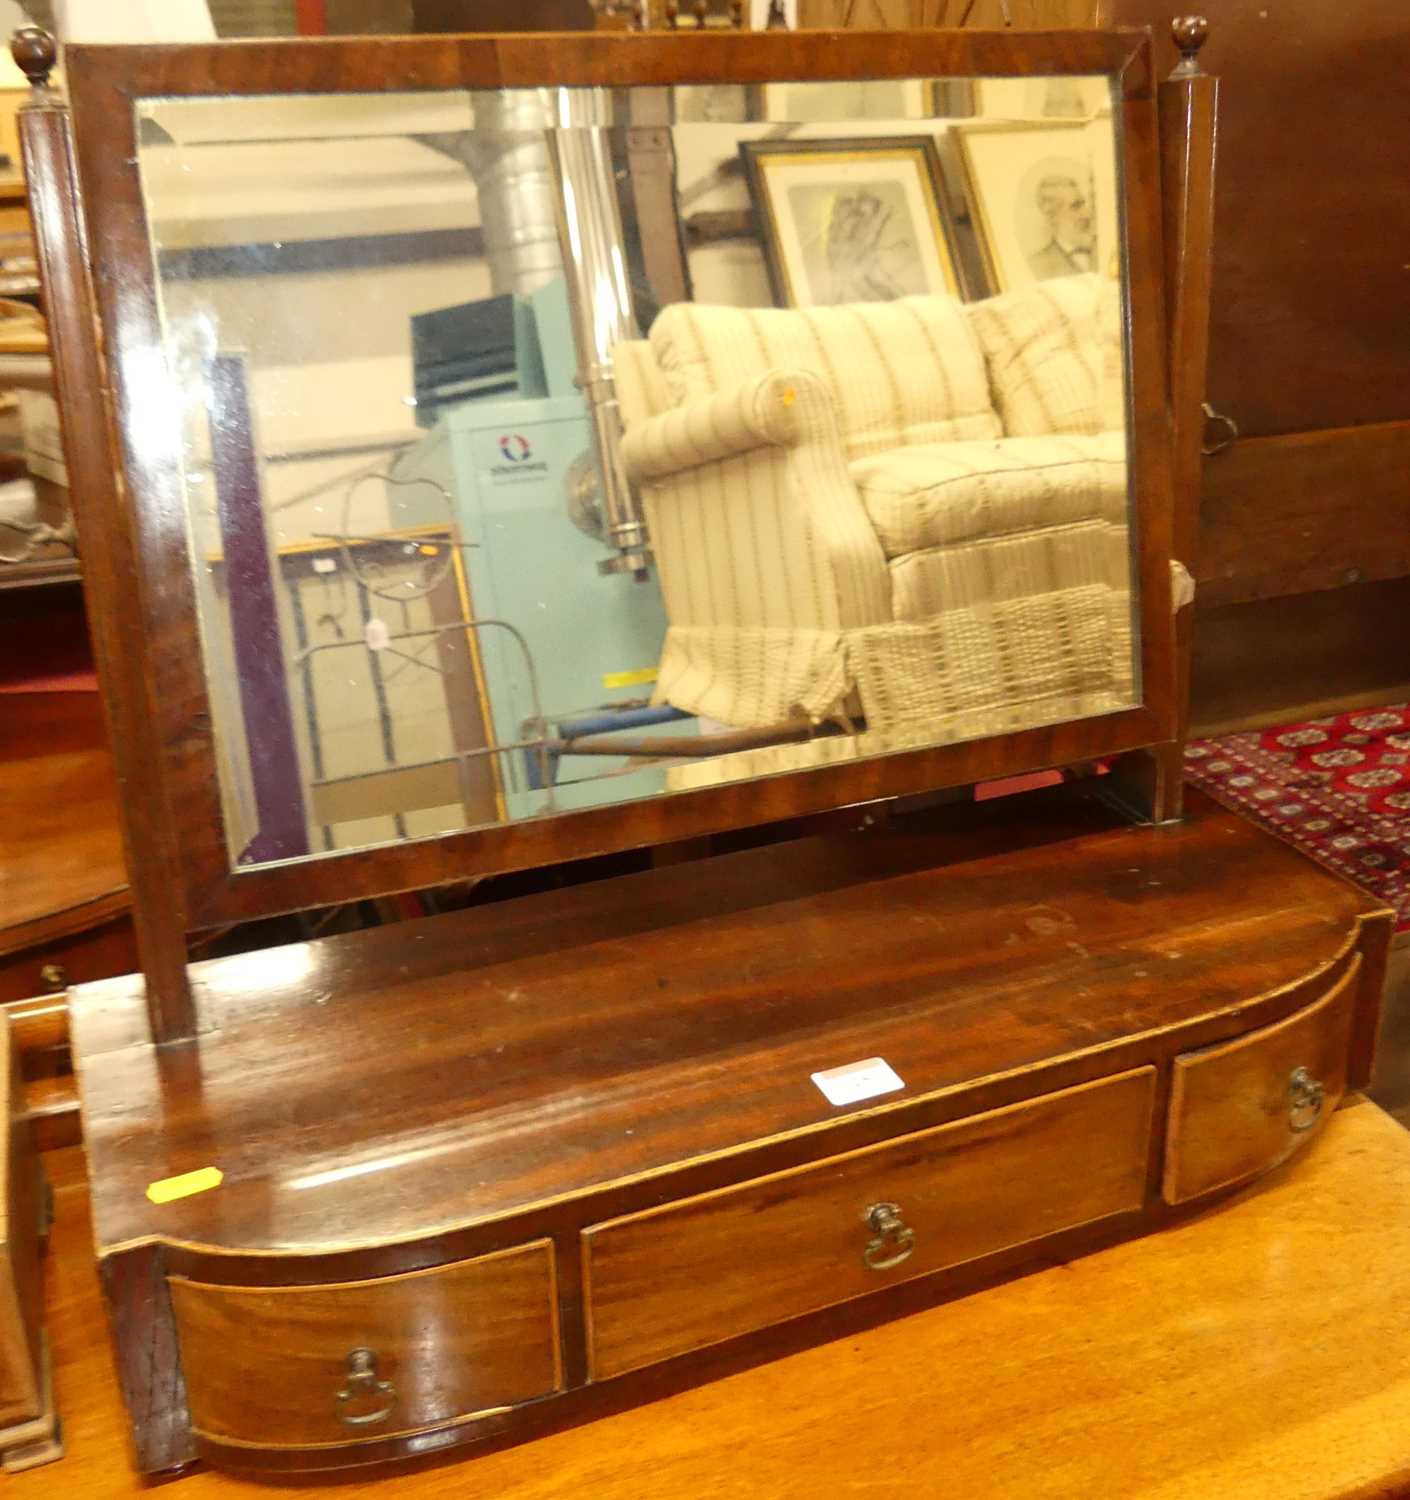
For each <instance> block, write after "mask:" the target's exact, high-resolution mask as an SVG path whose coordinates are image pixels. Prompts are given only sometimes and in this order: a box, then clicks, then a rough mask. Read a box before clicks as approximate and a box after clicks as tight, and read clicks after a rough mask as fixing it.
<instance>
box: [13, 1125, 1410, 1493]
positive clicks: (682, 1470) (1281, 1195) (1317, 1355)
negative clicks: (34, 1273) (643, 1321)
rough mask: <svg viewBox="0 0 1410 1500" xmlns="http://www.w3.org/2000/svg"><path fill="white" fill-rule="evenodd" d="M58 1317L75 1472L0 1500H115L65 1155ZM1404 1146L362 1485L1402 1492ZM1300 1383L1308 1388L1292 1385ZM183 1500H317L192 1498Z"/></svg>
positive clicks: (1408, 1189) (1409, 1375)
mask: <svg viewBox="0 0 1410 1500" xmlns="http://www.w3.org/2000/svg"><path fill="white" fill-rule="evenodd" d="M51 1163H52V1165H53V1167H54V1169H55V1170H54V1175H55V1177H56V1179H57V1180H59V1181H60V1182H62V1183H63V1184H64V1185H62V1186H61V1187H60V1188H59V1191H58V1195H57V1196H58V1205H59V1206H58V1221H57V1224H56V1230H55V1245H56V1254H55V1255H54V1256H53V1257H52V1259H51V1265H50V1268H49V1269H50V1273H51V1274H50V1285H49V1290H48V1315H49V1327H50V1333H51V1338H52V1341H53V1345H54V1352H55V1366H56V1369H55V1378H56V1382H57V1392H58V1400H59V1406H60V1409H61V1412H62V1415H63V1418H64V1428H65V1437H66V1440H67V1445H68V1451H69V1456H68V1458H67V1459H66V1460H65V1461H64V1462H63V1463H62V1464H61V1465H59V1466H57V1467H54V1468H50V1469H47V1470H38V1471H35V1472H33V1473H30V1474H23V1475H17V1476H14V1477H10V1478H7V1479H6V1480H5V1481H4V1485H5V1493H6V1496H7V1500H60V1497H66V1496H70V1495H82V1496H83V1497H84V1500H129V1497H137V1496H140V1495H146V1494H150V1493H151V1490H150V1488H149V1487H148V1486H146V1485H144V1484H142V1483H141V1482H139V1481H138V1480H137V1479H136V1478H135V1476H134V1475H133V1474H132V1473H131V1471H130V1470H129V1469H128V1467H127V1463H126V1457H125V1446H126V1436H125V1423H124V1419H123V1413H122V1410H121V1407H120V1404H119V1401H118V1397H117V1393H116V1390H115V1389H114V1386H113V1381H112V1361H111V1355H110V1353H109V1350H108V1347H107V1340H106V1338H105V1336H104V1330H103V1321H104V1320H103V1314H102V1308H101V1303H100V1299H99V1293H98V1287H97V1282H96V1278H95V1276H94V1273H93V1266H92V1259H91V1251H90V1241H89V1238H88V1226H87V1214H86V1209H87V1196H86V1191H85V1188H84V1186H83V1182H82V1178H81V1171H82V1163H81V1159H79V1158H78V1155H77V1153H76V1152H67V1153H62V1154H61V1155H60V1156H59V1157H57V1158H51ZM1407 1351H1410V1136H1407V1135H1406V1133H1405V1132H1404V1131H1403V1130H1402V1129H1401V1128H1400V1127H1399V1126H1397V1125H1396V1124H1395V1123H1394V1122H1393V1121H1392V1120H1390V1119H1389V1118H1388V1117H1387V1116H1385V1115H1383V1114H1382V1113H1381V1112H1380V1111H1379V1110H1377V1109H1376V1108H1375V1107H1374V1106H1372V1105H1369V1104H1365V1103H1355V1104H1352V1105H1350V1106H1348V1107H1345V1108H1343V1109H1342V1110H1340V1111H1339V1112H1338V1113H1337V1115H1336V1116H1335V1117H1334V1118H1333V1120H1332V1122H1331V1124H1330V1126H1329V1128H1328V1130H1327V1132H1326V1134H1325V1135H1324V1136H1323V1138H1322V1139H1321V1140H1320V1141H1318V1142H1317V1143H1316V1144H1315V1145H1314V1146H1313V1147H1312V1149H1311V1150H1310V1151H1309V1152H1307V1153H1306V1154H1305V1155H1301V1156H1299V1157H1298V1158H1297V1159H1296V1160H1295V1161H1294V1162H1292V1163H1290V1164H1289V1166H1288V1167H1286V1168H1284V1169H1283V1170H1282V1171H1281V1172H1279V1173H1278V1174H1277V1175H1276V1176H1275V1177H1273V1178H1270V1179H1267V1180H1265V1181H1264V1182H1263V1183H1262V1184H1260V1185H1259V1186H1258V1187H1257V1188H1255V1189H1253V1190H1251V1191H1249V1192H1248V1193H1246V1194H1244V1195H1243V1196H1242V1197H1240V1198H1238V1199H1235V1200H1233V1201H1232V1202H1230V1203H1227V1204H1223V1205H1221V1206H1220V1207H1218V1208H1216V1209H1214V1210H1212V1211H1210V1212H1207V1213H1204V1214H1201V1215H1199V1216H1197V1217H1194V1218H1191V1219H1190V1220H1188V1221H1187V1222H1185V1223H1182V1224H1179V1225H1177V1226H1175V1227H1172V1228H1170V1229H1167V1230H1165V1231H1164V1232H1162V1233H1161V1234H1158V1235H1155V1236H1150V1237H1147V1238H1145V1239H1142V1240H1136V1241H1132V1242H1130V1243H1127V1244H1123V1245H1118V1246H1116V1247H1114V1248H1112V1249H1109V1250H1104V1251H1101V1252H1098V1253H1097V1254H1094V1255H1089V1256H1086V1257H1084V1258H1083V1259H1081V1260H1077V1261H1073V1262H1071V1263H1070V1264H1061V1265H1057V1266H1055V1267H1053V1268H1052V1269H1050V1270H1044V1271H1040V1272H1037V1273H1035V1274H1034V1275H1031V1276H1028V1277H1026V1278H1024V1279H1023V1280H1021V1281H1017V1282H1010V1283H1008V1284H1006V1285H1004V1286H1000V1287H996V1288H991V1289H989V1290H986V1291H982V1292H979V1293H977V1294H975V1295H973V1296H970V1297H967V1298H965V1299H964V1300H962V1301H959V1302H951V1303H949V1304H948V1305H946V1306H944V1307H940V1308H935V1309H932V1310H930V1311H926V1312H921V1313H917V1314H915V1315H914V1316H911V1317H907V1318H904V1319H900V1320H898V1321H896V1322H892V1323H888V1324H886V1325H884V1326H882V1327H879V1328H875V1329H871V1330H868V1331H865V1332H863V1333H860V1334H857V1335H855V1336H853V1337H850V1338H847V1339H845V1340H840V1341H837V1342H834V1343H830V1344H826V1345H823V1346H821V1347H819V1348H815V1349H810V1350H808V1351H806V1352H804V1353H801V1354H795V1355H791V1356H789V1357H788V1358H785V1359H780V1360H778V1361H776V1362H774V1363H772V1364H769V1365H765V1366H762V1367H760V1368H757V1369H754V1370H750V1371H746V1372H744V1373H742V1374H738V1375H734V1376H731V1377H729V1378H728V1379H725V1380H720V1381H716V1382H714V1383H713V1384H710V1385H706V1386H701V1387H699V1388H697V1389H694V1390H691V1391H687V1392H685V1393H683V1394H680V1395H676V1396H672V1397H669V1398H667V1399H665V1400H662V1401H658V1402H655V1403H653V1404H651V1405H648V1406H642V1407H638V1408H636V1409H634V1410H632V1411H628V1412H624V1413H621V1414H619V1415H616V1416H612V1417H608V1418H604V1419H603V1420H601V1421H598V1422H594V1423H590V1424H587V1425H584V1426H581V1427H578V1428H574V1429H572V1430H570V1431H566V1432H562V1433H558V1434H555V1435H553V1436H549V1437H545V1438H542V1439H540V1440H538V1441H536V1442H533V1443H530V1444H528V1445H525V1446H521V1447H518V1448H512V1449H507V1450H505V1451H502V1452H494V1453H487V1454H485V1455H483V1456H482V1457H479V1458H474V1459H470V1460H461V1461H459V1462H453V1463H446V1464H433V1465H425V1464H423V1465H422V1466H421V1467H419V1468H410V1469H405V1470H402V1471H400V1472H398V1473H396V1474H394V1475H393V1476H392V1477H388V1478H386V1479H384V1480H381V1481H379V1482H378V1483H376V1484H375V1485H373V1484H372V1483H370V1482H369V1480H368V1478H367V1477H366V1476H361V1477H359V1479H358V1480H357V1481H356V1483H355V1485H354V1486H353V1487H351V1488H349V1487H347V1486H339V1487H337V1488H333V1489H329V1490H328V1491H327V1492H328V1493H330V1494H343V1495H346V1494H352V1493H357V1494H375V1495H378V1496H386V1497H387V1500H442V1497H450V1496H456V1497H470V1500H475V1497H479V1496H494V1497H495V1500H563V1497H564V1496H565V1495H568V1494H582V1495H588V1494H590V1495H592V1496H594V1497H595V1500H640V1497H641V1496H642V1495H644V1494H649V1495H652V1496H655V1497H660V1500H699V1497H700V1496H703V1495H711V1496H717V1497H723V1500H759V1497H761V1496H767V1497H769V1500H815V1497H817V1496H819V1495H851V1494H860V1493H871V1492H873V1491H875V1489H876V1487H877V1485H876V1479H877V1475H879V1474H880V1475H884V1476H885V1478H886V1486H887V1488H888V1489H891V1488H895V1489H897V1490H902V1491H906V1492H909V1493H911V1494H916V1495H926V1496H937V1497H939V1496H950V1495H954V1496H963V1497H964V1500H1016V1497H1019V1496H1021V1497H1023V1500H1090V1497H1091V1496H1093V1495H1095V1494H1103V1495H1112V1496H1120V1497H1122V1500H1211V1497H1215V1496H1217V1497H1219V1500H1370V1497H1373V1496H1377V1497H1391V1496H1395V1495H1399V1494H1402V1493H1404V1492H1405V1490H1406V1489H1407V1487H1410V1436H1407V1434H1410V1353H1407ZM1309 1364H1311V1365H1312V1367H1313V1369H1312V1371H1311V1373H1309ZM171 1493H172V1494H173V1495H179V1496H181V1497H183V1500H185V1497H189V1500H308V1497H309V1495H310V1493H311V1491H310V1489H309V1488H308V1486H307V1485H288V1484H266V1483H261V1484H252V1483H249V1482H245V1481H241V1480H237V1479H232V1478H228V1477H225V1476H223V1475H219V1474H215V1473H210V1472H204V1473H196V1474H194V1475H192V1476H191V1477H190V1478H188V1479H185V1480H182V1481H181V1483H180V1488H179V1489H178V1490H173V1491H171Z"/></svg>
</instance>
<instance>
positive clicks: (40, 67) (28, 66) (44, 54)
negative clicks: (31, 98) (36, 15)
mask: <svg viewBox="0 0 1410 1500" xmlns="http://www.w3.org/2000/svg"><path fill="white" fill-rule="evenodd" d="M10 56H11V57H13V58H14V60H15V63H16V66H17V67H18V68H19V70H20V72H21V73H23V74H24V76H25V77H26V78H28V79H29V81H30V83H31V84H32V85H33V86H34V87H35V88H37V89H42V88H44V87H46V86H47V85H48V82H49V74H50V73H52V72H53V71H54V64H55V63H56V62H57V61H58V58H59V47H58V43H57V42H55V40H54V38H53V37H52V36H50V35H49V33H48V32H47V31H45V30H44V28H43V27H42V26H21V27H20V29H19V30H18V31H17V32H16V33H15V34H14V36H12V37H11V38H10Z"/></svg>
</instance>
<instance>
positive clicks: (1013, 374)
mask: <svg viewBox="0 0 1410 1500" xmlns="http://www.w3.org/2000/svg"><path fill="white" fill-rule="evenodd" d="M965 310H966V312H967V313H968V315H969V321H970V326H971V327H972V328H973V329H974V331H975V333H976V335H977V336H978V339H979V343H980V346H981V348H982V349H983V351H984V358H985V360H986V362H987V364H988V367H989V383H990V386H991V388H992V392H993V399H994V405H995V406H996V407H997V409H998V412H999V416H1000V418H1001V419H1002V421H1003V424H1004V432H1005V433H1006V434H1007V435H1008V436H1009V437H1042V436H1046V435H1048V434H1051V433H1095V432H1101V431H1104V430H1106V429H1108V428H1111V427H1118V428H1119V427H1122V426H1124V425H1125V424H1124V421H1123V419H1122V410H1123V403H1122V380H1121V346H1120V316H1119V314H1120V288H1119V286H1118V284H1117V283H1116V282H1114V281H1107V280H1105V279H1104V278H1103V277H1101V276H1098V275H1096V274H1095V273H1094V272H1084V273H1082V274H1081V275H1077V276H1058V277H1053V278H1051V279H1050V280H1048V281H1039V282H1035V283H1034V284H1033V285H1032V286H1027V287H1024V288H1022V290H1020V291H1016V292H1009V293H1006V294H1005V295H1004V296H1002V297H990V298H989V299H987V300H986V301H984V302H972V303H970V304H968V306H967V307H966V309H965Z"/></svg>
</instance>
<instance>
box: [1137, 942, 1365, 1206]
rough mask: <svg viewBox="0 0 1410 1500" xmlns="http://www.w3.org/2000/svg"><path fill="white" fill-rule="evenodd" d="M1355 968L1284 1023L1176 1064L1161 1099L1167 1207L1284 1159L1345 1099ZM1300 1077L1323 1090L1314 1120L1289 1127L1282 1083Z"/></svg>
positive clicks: (1305, 1115) (1302, 1120)
mask: <svg viewBox="0 0 1410 1500" xmlns="http://www.w3.org/2000/svg"><path fill="white" fill-rule="evenodd" d="M1359 968H1360V960H1359V959H1358V961H1357V963H1356V964H1354V965H1353V966H1352V967H1351V968H1349V969H1348V970H1347V971H1346V973H1345V974H1343V975H1342V977H1341V978H1340V979H1338V980H1337V982H1336V983H1335V984H1334V985H1333V986H1332V987H1331V989H1330V991H1329V992H1328V993H1327V994H1326V995H1324V996H1323V997H1322V998H1321V999H1320V1000H1318V1001H1317V1002H1316V1003H1315V1004H1313V1005H1310V1006H1308V1007H1307V1008H1306V1009H1305V1010H1300V1011H1298V1012H1297V1014H1296V1015H1294V1016H1289V1017H1288V1019H1287V1020H1286V1021H1280V1022H1279V1023H1278V1024H1277V1025H1276V1026H1269V1027H1267V1028H1266V1029H1265V1030H1263V1031H1255V1032H1251V1033H1250V1034H1249V1035H1247V1036H1242V1037H1239V1038H1238V1039H1237V1040H1236V1041H1232V1042H1225V1043H1224V1044H1223V1045H1222V1046H1218V1047H1209V1048H1206V1049H1205V1050H1204V1051H1203V1052H1193V1053H1188V1054H1186V1055H1185V1056H1183V1057H1177V1058H1176V1059H1175V1076H1174V1082H1173V1084H1172V1087H1171V1094H1170V1145H1169V1148H1168V1151H1167V1154H1166V1160H1165V1177H1164V1193H1165V1200H1166V1202H1167V1203H1184V1202H1185V1201H1187V1200H1188V1199H1190V1198H1196V1197H1198V1196H1199V1195H1200V1194H1202V1193H1208V1192H1212V1191H1213V1190H1214V1189H1215V1188H1221V1187H1228V1186H1229V1185H1230V1184H1231V1183H1236V1182H1240V1181H1242V1180H1243V1179H1244V1178H1247V1177H1252V1176H1253V1175H1254V1174H1255V1173H1258V1172H1264V1171H1267V1169H1268V1167H1269V1165H1270V1163H1273V1162H1278V1161H1281V1160H1282V1159H1283V1158H1284V1157H1287V1156H1291V1155H1292V1153H1293V1152H1294V1151H1296V1150H1298V1149H1299V1148H1300V1147H1302V1146H1305V1145H1306V1144H1307V1140H1308V1136H1309V1134H1310V1133H1311V1132H1312V1131H1313V1130H1315V1129H1316V1128H1317V1127H1318V1125H1320V1124H1321V1123H1322V1122H1323V1121H1324V1120H1325V1119H1326V1118H1327V1117H1328V1116H1329V1115H1330V1114H1331V1111H1332V1110H1334V1109H1335V1108H1336V1107H1337V1105H1338V1104H1339V1103H1340V1102H1341V1098H1342V1095H1343V1094H1344V1093H1345V1092H1346V1074H1347V1057H1348V1052H1349V1048H1348V1042H1349V1040H1350V1036H1351V1028H1352V1025H1353V1024H1354V1018H1355V1013H1356V1007H1355V997H1356V983H1357V980H1358V978H1359V977H1360V976H1359V973H1358V971H1359ZM1298 1068H1304V1069H1306V1070H1307V1072H1308V1073H1309V1074H1310V1076H1311V1078H1312V1079H1313V1080H1315V1082H1316V1084H1317V1085H1318V1086H1319V1087H1320V1088H1321V1090H1322V1099H1323V1102H1322V1105H1321V1114H1320V1115H1319V1116H1316V1117H1309V1115H1310V1112H1303V1113H1301V1114H1300V1115H1299V1116H1298V1118H1299V1121H1300V1123H1301V1128H1300V1129H1294V1128H1293V1125H1292V1113H1293V1112H1292V1111H1291V1110H1290V1097H1289V1081H1290V1079H1291V1076H1292V1074H1293V1072H1294V1071H1295V1070H1296V1069H1298Z"/></svg>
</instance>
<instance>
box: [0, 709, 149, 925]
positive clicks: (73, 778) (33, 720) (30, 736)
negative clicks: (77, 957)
mask: <svg viewBox="0 0 1410 1500" xmlns="http://www.w3.org/2000/svg"><path fill="white" fill-rule="evenodd" d="M131 904H132V903H131V898H130V896H129V893H128V888H127V870H126V867H125V866H124V864H123V854H122V835H121V833H120V831H119V829H118V815H117V786H116V783H115V781H114V779H113V762H112V757H111V755H110V754H109V753H108V746H107V740H106V737H105V734H104V729H103V716H102V705H101V703H100V701H99V697H98V694H97V693H6V694H4V695H3V696H0V954H4V953H11V952H14V951H16V950H17V949H20V948H26V947H29V946H30V945H31V944H33V943H39V942H45V941H48V940H49V939H51V938H56V937H63V936H66V935H67V934H68V933H71V932H78V931H82V930H84V929H85V928H87V927H91V926H94V925H96V924H97V923H99V922H102V921H106V920H108V919H109V918H111V917H114V916H116V915H118V914H119V913H120V912H124V911H127V910H128V909H129V907H130V906H131Z"/></svg>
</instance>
